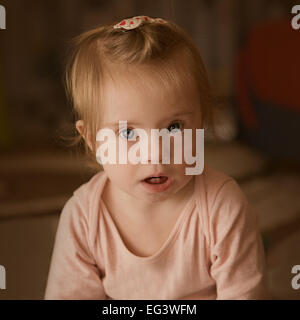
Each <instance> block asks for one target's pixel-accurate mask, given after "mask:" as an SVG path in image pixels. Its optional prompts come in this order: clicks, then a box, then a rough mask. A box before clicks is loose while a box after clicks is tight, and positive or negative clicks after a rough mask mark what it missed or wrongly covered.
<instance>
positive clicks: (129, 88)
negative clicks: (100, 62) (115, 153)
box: [102, 67, 199, 122]
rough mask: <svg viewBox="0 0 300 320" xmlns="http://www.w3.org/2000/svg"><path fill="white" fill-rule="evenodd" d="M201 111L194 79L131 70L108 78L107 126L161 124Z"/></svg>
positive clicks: (103, 117)
mask: <svg viewBox="0 0 300 320" xmlns="http://www.w3.org/2000/svg"><path fill="white" fill-rule="evenodd" d="M197 107H198V108H199V99H198V92H197V89H196V86H195V83H194V81H193V79H192V78H191V77H187V76H186V75H185V76H184V75H182V74H180V73H177V74H176V73H175V74H173V75H172V74H171V73H169V74H162V73H161V72H159V71H157V70H154V69H153V70H151V68H150V67H148V68H147V69H145V68H144V69H139V68H138V67H136V68H135V69H133V70H129V68H127V70H126V71H124V70H122V71H120V72H118V73H115V76H113V77H107V78H106V80H105V84H104V90H103V111H104V112H103V114H102V120H103V122H114V121H119V120H128V121H137V120H141V119H143V120H144V121H147V120H149V121H150V120H157V121H159V119H161V118H165V117H167V116H168V115H171V114H175V113H184V112H191V111H193V110H195V109H197Z"/></svg>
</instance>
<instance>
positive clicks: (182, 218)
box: [100, 176, 196, 262]
mask: <svg viewBox="0 0 300 320" xmlns="http://www.w3.org/2000/svg"><path fill="white" fill-rule="evenodd" d="M195 178H196V177H195ZM107 179H108V177H107V176H106V177H105V181H104V185H103V188H104V187H105V184H106V181H107ZM195 192H196V179H195V181H194V190H193V192H192V196H191V197H190V198H189V200H188V201H187V202H186V204H185V206H184V207H183V209H182V211H181V214H180V215H179V217H178V218H177V221H176V223H175V225H174V227H173V229H172V230H171V232H170V233H169V236H168V238H167V240H166V241H165V242H164V243H163V245H162V246H161V247H160V248H159V249H158V251H156V252H155V253H154V254H152V255H150V256H147V257H142V256H138V255H136V254H135V253H133V252H131V251H130V250H129V249H128V248H127V246H126V245H125V243H124V241H123V239H122V237H121V235H120V233H119V230H118V228H117V226H116V225H115V223H114V221H113V218H112V217H111V215H110V213H109V211H108V208H107V207H106V204H105V203H104V201H103V200H102V198H101V200H100V205H101V208H102V212H103V214H104V215H105V217H107V218H108V221H109V224H110V226H111V227H112V228H113V231H114V233H115V234H116V235H117V240H118V241H119V243H120V244H121V246H122V248H123V249H124V250H125V252H126V254H127V255H129V256H131V257H132V258H133V259H135V260H138V261H140V262H150V261H155V260H157V259H158V258H159V257H160V256H161V255H163V254H164V253H165V252H166V251H167V250H168V249H169V248H170V247H171V245H172V244H173V242H174V240H175V239H176V238H177V234H178V233H179V231H180V230H181V228H180V227H181V226H182V225H183V222H184V221H185V220H186V218H187V215H188V213H190V212H191V211H193V210H192V209H193V206H195Z"/></svg>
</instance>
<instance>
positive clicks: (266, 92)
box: [238, 19, 300, 127]
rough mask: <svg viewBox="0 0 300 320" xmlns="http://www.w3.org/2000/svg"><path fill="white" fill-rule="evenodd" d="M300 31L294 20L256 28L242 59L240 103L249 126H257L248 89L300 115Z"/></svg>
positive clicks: (239, 77) (239, 63)
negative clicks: (295, 27)
mask: <svg viewBox="0 0 300 320" xmlns="http://www.w3.org/2000/svg"><path fill="white" fill-rule="evenodd" d="M299 57H300V31H297V30H294V29H293V28H292V27H291V22H290V20H289V19H288V20H278V21H277V20H276V21H270V22H268V23H264V24H262V25H259V26H257V27H255V28H254V29H253V30H252V31H251V33H250V34H249V36H248V39H247V43H246V46H245V47H244V48H243V50H242V51H241V54H240V56H239V60H238V100H239V105H240V111H241V114H242V117H243V120H244V121H245V123H246V124H247V126H248V127H253V126H254V125H255V124H256V123H257V119H256V116H255V112H254V111H253V108H252V107H251V104H250V102H249V99H248V94H247V90H248V88H249V87H250V88H251V90H252V93H253V94H254V95H255V96H256V97H258V98H259V100H260V101H264V102H266V103H270V104H276V105H278V106H281V107H282V108H287V109H290V110H294V111H296V112H300V97H299V91H300V82H299V79H300V58H299Z"/></svg>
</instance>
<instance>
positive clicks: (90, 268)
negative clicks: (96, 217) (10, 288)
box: [45, 196, 106, 300]
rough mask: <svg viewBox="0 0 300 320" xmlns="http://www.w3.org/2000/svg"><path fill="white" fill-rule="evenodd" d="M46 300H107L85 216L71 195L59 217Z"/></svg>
mask: <svg viewBox="0 0 300 320" xmlns="http://www.w3.org/2000/svg"><path fill="white" fill-rule="evenodd" d="M45 299H46V300H54V299H55V300H61V299H63V300H65V299H74V300H76V299H82V300H84V299H97V300H105V299H106V295H105V292H104V289H103V285H102V281H101V279H100V273H99V269H98V268H97V265H96V263H95V261H94V259H93V256H92V254H91V252H90V248H89V243H88V224H87V217H86V214H85V213H84V211H83V210H82V208H81V206H80V204H79V203H78V201H76V199H75V198H74V196H73V197H71V198H70V199H69V200H68V202H67V203H66V204H65V206H64V208H63V210H62V213H61V216H60V220H59V224H58V229H57V233H56V238H55V244H54V249H53V253H52V259H51V264H50V270H49V275H48V282H47V287H46V292H45Z"/></svg>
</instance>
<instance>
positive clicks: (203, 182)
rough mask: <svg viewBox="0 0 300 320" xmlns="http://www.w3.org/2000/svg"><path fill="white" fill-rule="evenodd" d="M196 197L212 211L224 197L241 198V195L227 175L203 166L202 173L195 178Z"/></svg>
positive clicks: (236, 184)
mask: <svg viewBox="0 0 300 320" xmlns="http://www.w3.org/2000/svg"><path fill="white" fill-rule="evenodd" d="M196 181H197V182H196V188H197V190H196V192H197V197H198V198H201V201H202V203H203V201H205V202H206V206H207V210H210V209H212V207H213V206H214V204H215V202H216V201H219V200H220V199H221V198H224V196H225V194H226V196H230V197H232V196H234V197H243V193H242V191H241V189H240V187H239V185H238V183H237V182H236V181H235V180H234V178H232V177H230V176H228V175H227V174H225V173H223V172H221V171H219V170H216V169H214V168H212V167H210V166H208V165H205V167H204V170H203V173H202V174H201V175H199V176H197V177H196Z"/></svg>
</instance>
